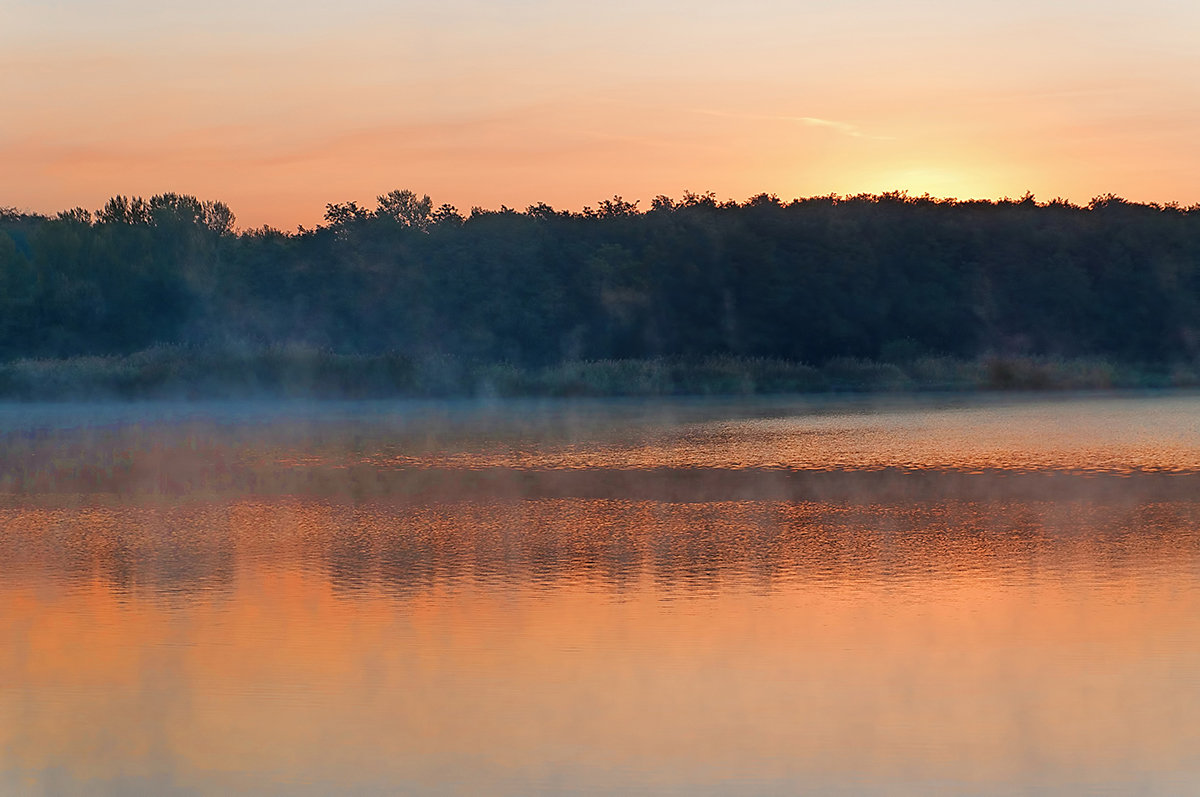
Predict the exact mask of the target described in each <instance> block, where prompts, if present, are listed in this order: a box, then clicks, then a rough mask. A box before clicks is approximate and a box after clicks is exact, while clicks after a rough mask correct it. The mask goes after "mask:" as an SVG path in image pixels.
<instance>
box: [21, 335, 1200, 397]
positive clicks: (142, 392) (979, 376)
mask: <svg viewBox="0 0 1200 797" xmlns="http://www.w3.org/2000/svg"><path fill="white" fill-rule="evenodd" d="M1196 387H1200V369H1197V368H1196V367H1195V366H1190V365H1187V364H1175V365H1172V366H1162V365H1131V364H1122V363H1114V362H1110V361H1105V360H1100V359H1095V358H1092V359H1082V358H1076V359H1064V358H1050V357H1013V356H1006V357H1005V356H989V357H982V358H977V359H973V360H967V359H961V358H953V357H919V358H915V359H912V360H909V361H902V362H882V361H875V360H865V359H857V358H835V359H832V360H830V361H828V362H826V363H824V364H823V365H821V366H820V367H816V366H811V365H806V364H803V363H797V362H790V361H786V360H778V359H770V358H747V357H734V356H715V357H707V358H658V359H626V360H591V361H574V362H563V363H557V364H553V365H547V366H541V367H536V366H534V367H530V366H520V365H515V364H512V363H489V362H470V361H466V360H462V359H459V358H455V357H450V356H443V357H436V358H431V359H425V360H416V359H414V358H411V357H407V356H404V355H402V354H396V353H385V354H379V355H372V354H338V353H335V352H331V351H328V350H322V349H315V348H309V347H304V346H296V345H292V346H275V347H267V348H262V349H257V350H246V349H242V350H237V351H218V350H211V349H192V348H186V347H175V346H156V347H153V348H149V349H146V350H143V351H139V352H136V353H133V354H129V355H106V356H82V357H72V358H65V359H18V360H13V361H9V362H5V363H0V400H8V401H13V400H15V401H79V400H112V399H118V400H141V399H242V398H259V397H261V398H288V399H389V398H518V397H546V398H574V397H579V398H583V397H589V398H591V397H594V398H605V397H665V396H751V395H781V394H839V393H847V394H854V393H893V394H894V393H920V392H974V391H1076V390H1127V389H1133V390H1137V389H1172V388H1196Z"/></svg>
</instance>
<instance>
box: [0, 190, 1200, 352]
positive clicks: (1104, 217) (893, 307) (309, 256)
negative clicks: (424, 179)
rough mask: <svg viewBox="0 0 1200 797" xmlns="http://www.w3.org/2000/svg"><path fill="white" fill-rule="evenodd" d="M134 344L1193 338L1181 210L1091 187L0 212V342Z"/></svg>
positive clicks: (903, 343)
mask: <svg viewBox="0 0 1200 797" xmlns="http://www.w3.org/2000/svg"><path fill="white" fill-rule="evenodd" d="M156 344H172V345H187V346H197V347H208V348H213V347H216V348H226V349H229V348H234V349H236V348H237V347H262V346H269V345H280V344H300V345H306V346H311V347H316V348H318V349H323V350H328V351H331V352H334V353H338V354H353V355H359V354H379V353H385V352H392V353H400V354H402V355H404V356H405V357H411V358H415V359H420V358H430V357H440V356H445V355H451V356H454V357H458V358H465V359H468V360H471V361H478V362H507V363H512V364H516V365H519V366H546V365H550V364H553V363H559V362H566V361H579V360H598V359H621V358H662V357H675V358H679V357H683V358H689V357H711V356H724V355H734V356H740V357H766V358H776V359H780V360H786V361H799V362H807V363H812V364H814V365H821V364H824V363H827V362H829V361H830V360H832V359H834V358H842V357H858V358H870V359H875V360H881V361H887V362H901V361H911V360H912V359H914V358H916V357H919V356H924V355H950V356H953V357H959V358H972V357H979V356H982V355H987V354H1001V355H1046V356H1058V357H1096V356H1100V357H1106V358H1110V359H1113V360H1116V361H1120V362H1139V363H1168V362H1195V361H1196V360H1197V358H1198V355H1200V208H1187V209H1183V208H1179V207H1175V206H1165V207H1163V206H1157V205H1143V204H1135V203H1130V202H1126V201H1124V200H1122V199H1120V198H1118V197H1113V196H1107V197H1101V198H1098V199H1096V200H1093V201H1092V202H1091V203H1090V204H1089V205H1088V206H1086V207H1079V206H1075V205H1072V204H1069V203H1066V202H1061V201H1056V202H1051V203H1048V204H1038V203H1036V202H1035V201H1034V200H1033V198H1032V197H1028V196H1027V197H1025V198H1024V199H1022V200H1016V201H1011V200H1004V201H1000V202H984V201H971V202H956V201H950V200H935V199H930V198H929V197H909V196H906V195H904V194H885V195H882V196H856V197H848V198H841V197H817V198H811V199H801V200H796V201H793V202H790V203H785V202H780V201H779V200H777V199H776V198H775V197H772V196H765V195H761V196H757V197H754V198H752V199H750V200H748V201H747V202H744V203H736V202H724V203H722V202H718V201H716V199H715V198H714V197H713V196H712V195H711V194H708V195H694V194H687V195H685V196H684V198H683V199H682V200H679V201H674V200H671V199H669V198H666V197H659V198H657V199H655V200H654V202H653V203H652V205H651V207H650V208H648V209H646V210H644V211H643V210H641V209H639V208H638V207H637V205H636V203H629V202H625V201H623V200H621V199H620V198H614V199H612V200H606V201H604V202H601V203H600V204H599V206H598V207H597V208H595V209H592V208H587V209H585V210H584V211H583V212H582V213H568V212H561V211H556V210H554V209H553V208H551V207H549V206H546V205H537V206H532V207H530V208H528V209H527V210H526V211H524V212H517V211H514V210H511V209H508V208H502V209H501V210H500V211H484V210H479V209H475V210H473V211H472V212H471V213H470V214H469V215H466V216H465V217H464V215H462V214H459V213H458V212H457V211H456V210H455V209H454V208H452V207H450V206H446V205H443V206H442V207H440V208H435V207H434V206H433V203H432V202H431V201H430V200H429V198H428V197H418V196H417V195H415V194H413V193H411V192H408V191H394V192H392V193H390V194H387V195H385V196H382V197H379V200H378V203H377V206H376V208H374V209H368V208H364V207H360V206H359V205H357V204H356V203H354V202H350V203H345V204H337V205H330V206H328V210H327V213H326V223H325V224H324V225H322V226H319V227H318V228H316V229H311V230H307V229H303V228H301V229H300V230H299V231H298V232H296V233H284V232H281V231H278V230H274V229H270V228H262V229H255V230H247V231H241V232H236V231H235V230H234V227H233V215H232V214H231V213H230V212H229V209H228V208H227V207H226V206H225V205H223V204H221V203H219V202H201V201H199V200H197V199H195V198H193V197H188V196H180V195H174V194H168V195H163V196H157V197H153V198H152V199H150V200H142V199H139V198H135V199H126V198H123V197H116V198H114V199H112V200H110V201H109V202H108V204H107V205H105V207H104V208H102V209H101V210H99V211H97V212H96V213H90V212H88V211H85V210H80V209H77V210H74V211H69V212H65V213H60V214H58V215H57V216H55V217H52V218H51V217H45V216H40V215H31V214H22V213H18V212H15V211H11V210H10V211H3V210H0V359H4V360H12V359H16V358H22V357H54V358H62V357H72V356H79V355H93V354H122V353H129V352H134V351H138V350H141V349H146V348H148V347H151V346H154V345H156Z"/></svg>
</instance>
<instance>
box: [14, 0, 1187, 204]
mask: <svg viewBox="0 0 1200 797" xmlns="http://www.w3.org/2000/svg"><path fill="white" fill-rule="evenodd" d="M164 5H166V4H162V3H159V2H150V0H114V2H111V3H104V4H97V3H84V2H81V1H80V0H54V1H53V2H45V1H39V2H33V0H0V14H2V15H3V17H4V24H3V25H0V73H2V74H3V75H4V79H3V80H2V81H0V107H3V108H4V112H3V114H2V115H0V175H2V178H0V206H15V207H18V208H22V209H28V210H33V211H40V212H53V211H56V210H60V209H63V208H67V207H72V206H76V205H81V206H84V207H89V208H95V207H98V206H99V205H100V204H102V203H103V201H104V200H105V199H106V198H107V197H109V196H111V195H113V194H116V193H124V194H142V195H150V194H154V193H159V192H165V191H179V192H185V193H192V194H196V195H198V196H200V197H202V198H212V199H221V200H224V201H226V202H227V203H229V204H230V206H231V207H232V208H233V210H234V211H235V213H237V215H238V219H239V223H240V225H241V226H243V227H249V226H256V225H259V224H262V223H270V224H273V225H276V226H279V227H283V228H292V227H294V226H295V225H296V224H306V225H311V224H313V223H315V222H317V221H319V220H320V218H321V216H322V213H323V210H324V205H325V203H326V202H336V201H345V200H350V199H355V200H358V201H360V202H371V201H372V200H373V198H374V197H375V196H377V195H378V194H381V193H384V192H386V191H388V190H391V189H394V188H411V189H413V190H416V191H418V192H422V193H428V194H430V195H431V196H432V197H433V198H434V200H435V202H439V203H440V202H450V203H453V204H456V205H458V206H459V207H460V208H461V209H463V210H466V209H468V208H470V207H471V206H472V205H480V206H484V207H497V206H499V205H500V204H501V203H504V204H507V205H509V206H512V207H518V208H520V207H524V206H525V205H527V204H530V203H532V202H536V201H547V202H550V203H551V204H554V205H556V206H559V207H565V208H572V209H577V208H579V207H581V206H582V205H584V204H594V203H595V202H596V201H597V200H599V199H601V198H604V197H607V196H611V195H613V194H621V195H623V196H624V197H626V198H627V199H640V200H641V202H642V205H643V207H644V206H646V205H648V204H649V201H650V199H651V198H652V197H653V196H654V195H656V194H660V193H666V194H670V195H674V196H679V195H680V194H682V192H683V191H684V190H693V191H707V190H712V191H715V192H716V193H717V194H718V196H720V197H722V198H725V197H732V198H736V199H744V198H746V197H748V196H750V195H751V194H754V193H758V192H760V191H767V192H774V193H777V194H779V195H780V196H782V197H784V198H790V197H794V196H807V195H814V194H823V193H829V192H836V193H843V194H845V193H855V192H860V191H873V192H874V191H885V190H894V189H905V190H908V191H910V192H912V193H918V194H919V193H923V192H929V193H932V194H935V195H944V196H958V197H964V198H965V197H971V196H979V197H999V196H1002V195H1010V196H1019V195H1021V194H1023V193H1024V192H1025V191H1026V190H1031V191H1033V192H1034V193H1035V194H1036V195H1037V196H1038V197H1039V198H1041V199H1050V198H1053V197H1055V196H1064V197H1066V198H1068V199H1072V200H1074V201H1077V202H1086V201H1087V200H1088V199H1089V198H1091V197H1092V196H1094V195H1096V194H1100V193H1105V192H1109V191H1111V192H1115V193H1118V194H1121V195H1123V196H1125V197H1127V198H1130V199H1134V200H1140V201H1160V202H1167V201H1179V202H1182V203H1184V204H1191V203H1195V202H1200V150H1197V148H1196V147H1195V146H1194V142H1195V141H1197V140H1200V82H1198V81H1197V80H1196V79H1195V77H1196V75H1197V74H1200V50H1197V48H1196V47H1195V42H1197V41H1200V6H1198V5H1195V4H1185V3H1178V2H1168V0H1149V1H1148V2H1138V3H1133V2H1124V0H1121V1H1117V2H1091V3H1083V2H1074V1H1070V2H1058V3H1054V4H1039V3H1033V2H1027V1H1026V0H1019V1H1018V2H1006V3H994V2H971V3H962V2H950V1H949V0H929V1H928V2H922V3H908V4H896V3H885V2H883V0H848V1H847V2H843V3H838V4H819V5H817V4H814V5H811V6H810V5H809V4H805V3H796V2H782V0H756V1H755V2H749V3H745V4H741V5H740V6H739V7H738V10H736V11H735V10H734V8H733V6H732V5H731V4H728V3H724V2H716V0H692V1H691V2H682V0H643V1H642V2H636V3H635V2H628V1H626V0H616V1H615V2H611V3H607V4H586V5H585V4H580V3H562V2H557V3H552V2H543V1H541V0H516V1H515V2H510V3H505V4H494V3H484V2H482V0H450V1H449V2H444V3H439V4H425V5H426V6H427V7H420V8H410V7H405V5H406V4H393V3H385V2H382V1H381V0H348V2H345V3H341V4H338V5H336V6H334V5H332V4H328V3H316V2H314V1H313V0H297V1H296V2H287V3H285V2H282V0H241V1H240V2H234V0H214V2H210V3H206V4H191V5H190V6H188V7H176V6H175V5H173V4H171V7H163V6H164Z"/></svg>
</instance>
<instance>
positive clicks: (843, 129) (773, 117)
mask: <svg viewBox="0 0 1200 797" xmlns="http://www.w3.org/2000/svg"><path fill="white" fill-rule="evenodd" d="M692 112H693V113H699V114H704V115H705V116H721V117H724V118H727V119H754V120H761V121H768V122H796V123H798V124H802V125H804V126H805V127H822V128H825V129H826V130H834V131H836V132H838V133H841V134H843V135H846V136H850V137H852V138H863V139H869V140H871V141H891V140H892V137H891V136H876V135H871V134H869V133H865V132H863V130H862V129H861V128H859V127H858V126H857V125H852V124H850V123H849V122H840V121H838V120H836V119H821V118H819V117H816V116H787V115H779V114H759V113H731V112H729V111H714V110H710V109H706V108H694V109H692Z"/></svg>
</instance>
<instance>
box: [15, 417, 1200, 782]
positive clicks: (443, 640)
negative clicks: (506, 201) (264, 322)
mask: <svg viewBox="0 0 1200 797" xmlns="http://www.w3.org/2000/svg"><path fill="white" fill-rule="evenodd" d="M23 413H24V414H23ZM1197 418H1200V401H1198V400H1197V399H1196V398H1194V397H1186V396H1166V397H1160V398H1151V399H1146V398H1141V399H1133V398H1123V399H1116V400H1112V399H1090V400H1059V401H1053V402H1044V401H1015V402H1012V401H1010V402H1002V403H996V402H985V403H971V402H966V403H964V402H962V401H956V402H952V403H950V404H947V403H946V402H945V401H943V400H937V401H934V402H933V403H932V405H930V404H925V405H919V404H912V403H903V404H900V405H897V404H894V403H893V404H891V405H884V406H882V407H878V406H874V405H871V404H865V403H850V404H848V405H846V404H842V405H838V404H823V403H812V402H786V401H782V400H780V401H767V402H747V403H741V404H729V403H721V402H664V403H659V404H655V405H650V406H649V407H647V406H639V405H635V404H631V403H621V402H618V403H615V404H613V405H607V404H600V403H594V404H583V405H577V404H501V405H488V406H483V407H480V406H473V405H433V404H426V405H414V404H400V405H387V404H378V405H333V406H328V407H311V406H300V405H291V406H285V407H282V408H281V407H275V408H274V409H272V407H271V406H270V405H262V404H257V405H148V406H143V407H140V408H139V407H133V408H130V407H128V406H125V407H122V406H109V407H103V408H100V409H99V410H97V411H96V412H95V413H91V411H90V410H88V411H87V412H85V411H84V408H78V407H76V408H71V407H63V406H59V407H30V408H24V409H21V408H12V407H9V408H4V409H2V410H0V430H2V431H0V435H3V438H2V439H3V441H4V448H3V449H2V452H3V453H2V454H0V463H3V465H4V470H3V471H2V472H0V486H2V488H3V490H4V491H5V493H4V494H3V495H0V561H2V562H3V563H4V567H3V568H2V569H0V794H15V795H24V794H88V795H90V794H104V793H113V794H148V795H149V794H155V795H157V794H228V793H252V794H327V793H347V792H350V793H359V794H393V793H404V792H409V793H414V792H415V793H422V792H426V793H480V792H485V793H509V794H527V793H532V792H545V793H562V792H583V793H613V792H629V791H636V792H641V793H647V792H648V793H663V794H675V793H678V794H684V793H686V794H725V793H739V794H754V793H761V794H778V793H804V792H812V791H816V792H821V793H847V794H860V793H877V794H927V793H939V792H940V793H978V794H1007V793H1012V792H1014V791H1018V792H1035V793H1080V794H1083V793H1086V794H1091V793H1105V792H1108V793H1114V794H1122V793H1130V792H1137V793H1161V794H1180V793H1193V792H1196V791H1198V790H1200V753H1198V752H1197V751H1198V750H1200V500H1198V496H1200V492H1196V491H1194V490H1192V489H1191V488H1192V486H1193V485H1194V484H1195V483H1196V482H1195V481H1194V479H1193V477H1194V476H1195V474H1196V472H1198V471H1200V468H1197V464H1198V462H1197V460H1198V459H1200V455H1198V454H1197V450H1198V449H1200V440H1198V438H1197ZM400 452H407V453H403V456H411V457H414V458H415V460H414V461H406V462H398V460H397V457H398V456H401V453H400ZM518 452H520V453H519V454H518ZM976 471H982V472H976ZM381 474H382V475H381Z"/></svg>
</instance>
